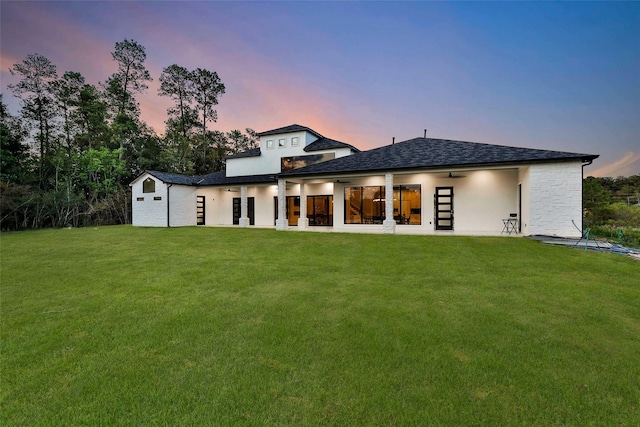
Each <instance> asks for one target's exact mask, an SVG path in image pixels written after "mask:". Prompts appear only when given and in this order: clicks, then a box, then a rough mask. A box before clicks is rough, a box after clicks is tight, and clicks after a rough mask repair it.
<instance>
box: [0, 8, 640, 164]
mask: <svg viewBox="0 0 640 427" xmlns="http://www.w3.org/2000/svg"><path fill="white" fill-rule="evenodd" d="M0 14H1V15H0V19H1V24H2V25H1V29H0V37H1V38H0V43H1V44H0V47H1V52H2V55H1V61H2V62H1V74H0V77H1V79H2V93H3V94H4V98H5V102H7V103H8V104H9V106H10V108H11V109H12V111H14V112H17V109H18V103H17V102H16V101H15V100H13V99H11V95H10V93H9V92H8V91H7V89H6V85H7V84H8V83H11V82H15V77H12V76H10V75H9V73H8V69H9V68H10V67H11V66H12V65H13V64H14V63H15V62H19V61H21V60H22V58H24V57H25V56H26V55H27V54H29V53H40V54H42V55H44V56H46V57H48V58H49V59H50V60H52V61H53V62H54V63H55V64H57V66H58V72H59V74H62V73H63V72H64V71H67V70H74V71H80V72H81V73H82V74H83V75H85V76H86V77H87V80H88V81H90V82H91V83H94V84H97V83H98V82H99V81H104V80H105V79H106V78H107V77H108V76H109V75H110V74H111V73H113V72H114V71H115V64H114V63H113V61H112V59H111V55H110V53H111V51H112V50H113V46H114V44H115V43H116V42H117V41H121V40H123V39H124V38H129V39H134V40H136V41H138V42H139V43H140V44H142V45H143V46H145V47H146V50H147V67H148V68H149V70H150V71H151V74H152V76H153V77H154V82H152V84H151V85H150V89H149V91H148V92H147V93H146V94H145V95H142V96H140V97H139V101H140V103H141V108H142V118H143V119H144V120H146V121H147V122H148V123H149V124H150V125H152V126H153V127H154V128H155V129H156V131H157V132H159V133H162V132H163V127H164V125H163V121H164V120H165V118H166V116H165V111H166V108H167V107H168V106H169V105H170V101H169V100H167V99H164V98H160V97H158V96H157V88H158V77H159V76H160V73H161V71H162V69H163V68H164V67H166V66H168V65H171V64H173V63H176V64H179V65H182V66H185V67H187V68H190V69H192V68H195V67H201V68H207V69H210V70H214V71H217V72H218V74H219V75H220V77H221V79H222V81H223V82H224V83H225V85H226V87H227V93H226V94H225V95H223V96H222V98H221V99H220V105H219V106H218V115H219V120H218V123H217V124H215V125H214V127H215V128H217V129H219V130H225V131H226V130H231V129H236V128H240V129H243V128H245V127H251V128H253V129H255V130H257V131H262V130H268V129H272V128H277V127H280V126H285V125H288V124H293V123H298V124H302V125H306V126H309V127H311V128H313V129H315V130H316V131H318V132H320V133H322V134H324V135H325V136H328V137H330V138H334V139H338V140H341V141H344V142H348V143H350V144H353V145H356V146H357V147H359V148H360V149H368V148H374V147H378V146H381V145H385V144H388V143H390V142H391V138H392V137H395V138H396V141H401V140H404V139H409V138H413V137H416V136H422V134H423V129H425V128H427V129H428V133H427V135H428V136H431V137H437V138H446V139H459V140H467V141H477V142H486V143H494V144H503V145H512V146H523V147H530V148H541V149H552V150H562V151H573V152H580V153H588V154H599V155H600V158H599V159H597V160H596V161H595V162H594V164H593V165H592V166H590V167H588V168H587V169H586V172H587V174H594V175H598V176H618V175H632V174H638V173H640V3H638V2H602V3H600V2H561V3H557V2H151V1H150V2H11V1H8V2H7V1H3V2H2V3H1V4H0Z"/></svg>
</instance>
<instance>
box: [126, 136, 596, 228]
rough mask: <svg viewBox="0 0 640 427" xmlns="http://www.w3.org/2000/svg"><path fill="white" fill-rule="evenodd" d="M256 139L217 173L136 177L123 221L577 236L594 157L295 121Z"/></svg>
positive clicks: (163, 224) (159, 224)
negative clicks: (349, 136)
mask: <svg viewBox="0 0 640 427" xmlns="http://www.w3.org/2000/svg"><path fill="white" fill-rule="evenodd" d="M258 136H259V137H260V146H259V148H255V149H252V150H249V151H246V152H243V153H238V154H234V155H232V156H229V157H227V158H226V170H225V171H221V172H216V173H212V174H209V175H204V176H195V177H191V176H184V175H176V174H169V173H164V172H158V171H146V172H145V173H143V174H142V175H140V176H139V177H137V178H136V179H135V180H134V181H133V182H132V183H131V184H130V185H131V189H132V205H133V208H132V212H133V219H132V223H133V225H134V226H155V227H177V226H196V225H198V226H237V227H263V228H264V227H271V228H276V229H277V230H299V231H302V230H307V231H339V232H366V233H397V234H459V235H502V234H511V235H515V234H518V235H557V236H565V237H579V236H580V235H581V231H580V230H579V227H581V224H582V212H583V210H582V177H583V167H584V166H585V165H588V164H590V163H591V162H592V161H593V160H594V159H596V158H597V157H598V156H597V155H592V154H579V153H568V152H561V151H549V150H537V149H529V148H520V147H508V146H500V145H491V144H480V143H475V142H464V141H451V140H444V139H434V138H426V137H425V138H414V139H411V140H408V141H403V142H398V143H395V144H391V145H387V146H384V147H380V148H376V149H372V150H368V151H360V150H358V149H357V148H355V147H353V146H352V145H349V144H346V143H343V142H339V141H335V140H332V139H329V138H326V137H324V136H322V135H321V134H319V133H318V132H316V131H314V130H312V129H309V128H307V127H305V126H300V125H291V126H286V127H283V128H279V129H274V130H270V131H266V132H261V133H259V134H258ZM574 224H575V225H574ZM577 227H578V228H577Z"/></svg>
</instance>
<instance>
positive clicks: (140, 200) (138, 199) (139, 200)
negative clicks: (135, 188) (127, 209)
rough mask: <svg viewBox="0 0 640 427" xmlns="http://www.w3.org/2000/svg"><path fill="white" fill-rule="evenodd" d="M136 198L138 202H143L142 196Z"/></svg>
mask: <svg viewBox="0 0 640 427" xmlns="http://www.w3.org/2000/svg"><path fill="white" fill-rule="evenodd" d="M136 200H137V201H138V202H144V197H138V198H137V199H136Z"/></svg>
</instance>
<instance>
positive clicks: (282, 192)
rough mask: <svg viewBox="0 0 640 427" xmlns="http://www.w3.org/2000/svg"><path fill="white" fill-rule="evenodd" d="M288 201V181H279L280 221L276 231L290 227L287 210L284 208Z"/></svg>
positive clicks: (277, 223) (277, 222) (277, 221)
mask: <svg viewBox="0 0 640 427" xmlns="http://www.w3.org/2000/svg"><path fill="white" fill-rule="evenodd" d="M286 200H287V181H286V180H284V179H279V180H278V219H277V220H276V230H286V229H287V226H288V225H289V221H288V220H287V217H286V210H285V208H284V205H285V201H286Z"/></svg>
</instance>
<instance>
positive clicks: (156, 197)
mask: <svg viewBox="0 0 640 427" xmlns="http://www.w3.org/2000/svg"><path fill="white" fill-rule="evenodd" d="M153 200H162V197H160V196H155V197H154V198H153Z"/></svg>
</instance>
